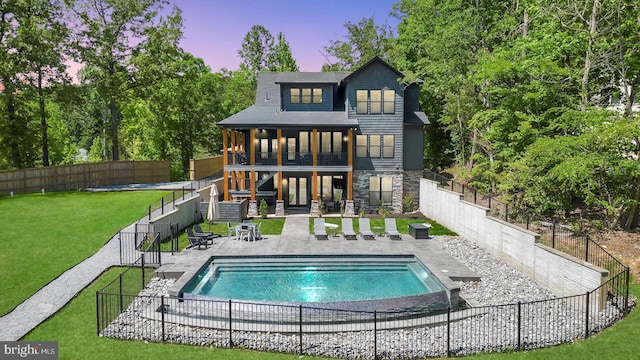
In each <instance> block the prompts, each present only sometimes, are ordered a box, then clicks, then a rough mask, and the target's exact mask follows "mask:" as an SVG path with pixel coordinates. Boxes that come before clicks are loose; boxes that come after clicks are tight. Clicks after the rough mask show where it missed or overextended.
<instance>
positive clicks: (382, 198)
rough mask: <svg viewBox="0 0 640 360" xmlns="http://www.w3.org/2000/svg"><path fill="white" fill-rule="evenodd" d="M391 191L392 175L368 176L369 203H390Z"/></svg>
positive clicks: (372, 204)
mask: <svg viewBox="0 0 640 360" xmlns="http://www.w3.org/2000/svg"><path fill="white" fill-rule="evenodd" d="M392 193H393V178H392V177H386V176H385V177H377V176H374V177H370V178H369V205H371V206H381V205H391V203H392Z"/></svg>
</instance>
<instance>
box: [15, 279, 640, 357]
mask: <svg viewBox="0 0 640 360" xmlns="http://www.w3.org/2000/svg"><path fill="white" fill-rule="evenodd" d="M134 270H135V271H140V270H139V269H134ZM121 271H122V270H121V269H120V268H114V269H111V270H109V271H108V272H106V273H105V274H104V275H103V276H102V277H100V278H99V279H98V280H96V281H95V282H94V283H93V284H91V285H90V286H89V287H88V288H87V289H86V290H84V291H82V292H81V293H80V294H79V295H78V296H77V297H76V298H74V299H73V300H72V301H71V302H70V303H69V304H67V305H66V306H65V307H64V308H62V309H61V310H60V311H59V312H57V313H56V314H55V315H54V316H53V317H51V318H50V319H48V320H47V321H45V322H44V323H42V324H41V325H40V326H38V327H37V328H35V329H34V330H33V331H32V332H30V333H29V334H27V336H25V337H24V338H23V339H22V340H25V341H52V340H55V341H58V344H59V356H60V359H88V360H91V359H105V358H109V359H142V360H144V359H149V360H155V359H159V358H163V359H164V358H167V359H194V358H205V357H206V358H211V359H230V360H234V359H248V360H252V359H265V360H280V359H282V360H293V359H298V358H299V356H298V355H287V354H274V353H263V352H257V351H248V350H241V349H218V348H210V347H201V346H188V345H174V344H168V343H166V344H161V343H145V342H142V341H125V340H114V339H108V338H103V337H99V336H97V335H96V299H95V292H96V291H97V290H99V289H100V288H102V287H103V286H105V285H106V284H107V283H108V282H109V281H111V280H113V279H115V278H116V277H117V276H118V274H119V273H120V272H121ZM630 291H631V294H632V295H633V296H636V297H638V296H640V285H637V284H634V285H632V287H631V289H630ZM639 323H640V312H639V311H633V312H632V313H631V314H630V315H629V316H627V317H626V318H624V319H623V320H621V321H619V322H618V323H617V324H615V325H614V326H612V327H611V328H609V329H607V330H605V331H603V332H602V333H600V334H598V335H595V336H592V337H590V338H589V339H587V340H578V341H576V342H575V343H572V344H566V345H560V346H555V347H551V348H546V349H540V350H535V351H526V352H517V353H503V354H482V355H475V356H472V357H469V358H470V359H480V360H494V359H498V360H501V359H505V360H512V359H515V360H520V359H525V360H546V359H554V360H555V359H559V360H563V359H566V360H575V359H635V358H637V354H640V342H638V341H637V340H636V339H638V337H640V326H639V325H638V324H639ZM304 358H305V359H317V358H314V357H309V356H306V355H305V356H304Z"/></svg>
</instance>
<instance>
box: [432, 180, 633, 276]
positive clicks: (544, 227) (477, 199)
mask: <svg viewBox="0 0 640 360" xmlns="http://www.w3.org/2000/svg"><path fill="white" fill-rule="evenodd" d="M423 176H424V178H426V179H429V180H433V181H436V182H438V183H439V184H440V186H441V187H443V188H446V189H448V190H451V191H454V192H457V193H459V194H461V195H462V196H463V199H464V200H465V201H467V202H470V203H473V204H476V205H480V206H483V207H486V208H488V209H489V210H490V211H489V214H490V215H491V216H493V217H496V218H499V219H501V220H504V221H507V222H510V223H513V224H516V225H519V226H521V227H523V228H526V229H529V230H531V231H534V232H537V233H539V234H540V243H541V244H544V245H547V246H550V247H552V248H554V249H557V250H560V251H562V252H564V253H566V254H568V255H571V256H573V257H575V258H577V259H580V260H584V261H586V262H589V263H591V264H593V265H595V266H598V267H600V268H603V269H606V270H609V275H610V276H611V277H613V276H616V275H618V274H620V273H624V272H625V270H626V266H625V265H624V264H623V263H622V262H620V261H619V260H618V259H616V258H615V257H614V256H613V255H611V254H610V253H609V252H608V251H607V250H605V249H604V248H603V247H602V246H600V245H599V244H598V243H597V242H595V241H593V239H591V237H590V236H589V235H588V234H585V233H582V232H580V231H577V230H574V229H573V228H572V227H570V226H566V225H562V224H560V223H559V222H558V221H557V220H555V219H545V218H539V217H535V216H533V215H532V214H531V213H530V212H529V211H528V210H527V209H522V208H518V207H515V206H510V205H509V204H507V203H504V202H502V201H500V200H498V199H496V198H493V197H491V196H488V195H483V194H480V193H478V192H477V191H476V190H475V189H473V188H471V187H469V186H467V185H464V184H460V183H458V182H455V181H453V180H452V179H449V178H447V177H444V176H442V175H439V174H436V173H433V172H431V171H428V170H425V171H424V175H423Z"/></svg>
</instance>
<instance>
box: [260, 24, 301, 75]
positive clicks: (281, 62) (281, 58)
mask: <svg viewBox="0 0 640 360" xmlns="http://www.w3.org/2000/svg"><path fill="white" fill-rule="evenodd" d="M267 65H268V68H269V71H280V72H283V71H300V69H299V68H298V64H296V61H295V60H294V59H293V55H291V46H289V42H287V39H285V38H284V35H283V34H282V33H281V32H279V33H278V42H277V43H276V44H275V46H274V47H273V50H272V52H271V53H270V54H268V56H267Z"/></svg>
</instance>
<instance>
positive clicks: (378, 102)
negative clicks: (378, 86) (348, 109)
mask: <svg viewBox="0 0 640 360" xmlns="http://www.w3.org/2000/svg"><path fill="white" fill-rule="evenodd" d="M369 101H370V102H371V103H370V107H369V114H380V113H381V112H382V91H381V90H369Z"/></svg>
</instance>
